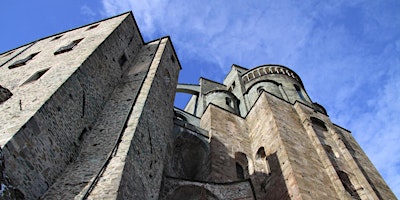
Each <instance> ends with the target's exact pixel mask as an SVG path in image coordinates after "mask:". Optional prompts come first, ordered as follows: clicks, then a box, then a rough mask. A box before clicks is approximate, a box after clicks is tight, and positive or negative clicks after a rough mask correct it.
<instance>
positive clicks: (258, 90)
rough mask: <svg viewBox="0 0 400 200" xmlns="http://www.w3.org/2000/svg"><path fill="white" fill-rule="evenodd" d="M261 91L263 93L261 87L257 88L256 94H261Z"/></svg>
mask: <svg viewBox="0 0 400 200" xmlns="http://www.w3.org/2000/svg"><path fill="white" fill-rule="evenodd" d="M263 91H264V88H263V87H262V86H260V87H258V88H257V92H258V94H261V92H263Z"/></svg>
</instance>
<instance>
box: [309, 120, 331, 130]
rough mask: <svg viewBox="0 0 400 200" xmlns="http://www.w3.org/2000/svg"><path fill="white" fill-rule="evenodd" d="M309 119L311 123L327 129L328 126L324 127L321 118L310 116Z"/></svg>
mask: <svg viewBox="0 0 400 200" xmlns="http://www.w3.org/2000/svg"><path fill="white" fill-rule="evenodd" d="M310 119H311V122H312V124H313V125H315V126H317V127H319V128H321V129H322V130H323V131H328V128H326V126H325V123H324V122H323V121H322V120H320V119H318V118H315V117H311V118H310Z"/></svg>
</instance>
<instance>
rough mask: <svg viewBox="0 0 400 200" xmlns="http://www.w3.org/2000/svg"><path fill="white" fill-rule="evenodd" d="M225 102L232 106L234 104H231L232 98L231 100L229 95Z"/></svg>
mask: <svg viewBox="0 0 400 200" xmlns="http://www.w3.org/2000/svg"><path fill="white" fill-rule="evenodd" d="M225 103H226V105H228V106H230V107H232V106H231V104H232V100H231V98H229V97H225Z"/></svg>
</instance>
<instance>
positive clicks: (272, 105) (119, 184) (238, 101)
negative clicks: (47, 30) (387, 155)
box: [0, 13, 396, 200]
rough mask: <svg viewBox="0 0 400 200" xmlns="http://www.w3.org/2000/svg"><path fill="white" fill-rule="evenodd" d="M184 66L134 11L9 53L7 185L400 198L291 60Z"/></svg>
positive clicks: (17, 195)
mask: <svg viewBox="0 0 400 200" xmlns="http://www.w3.org/2000/svg"><path fill="white" fill-rule="evenodd" d="M180 69H181V67H180V64H179V60H178V58H177V55H176V54H175V51H174V47H173V45H172V43H171V40H170V38H169V37H163V38H160V39H156V40H154V41H150V42H144V41H143V38H142V36H141V34H140V31H139V29H138V27H137V25H136V22H135V20H134V18H133V15H132V13H124V14H121V15H119V16H115V17H112V18H109V19H106V20H103V21H99V22H96V23H93V24H89V25H86V26H83V27H79V28H76V29H73V30H69V31H66V32H63V33H59V34H56V35H53V36H49V37H46V38H43V39H40V40H37V41H34V42H32V43H29V44H27V45H24V46H21V47H18V48H16V49H13V50H10V51H7V52H5V53H2V54H1V55H0V85H1V87H0V120H1V121H0V144H1V151H0V157H1V159H0V170H1V171H0V181H1V195H2V196H1V198H2V199H385V200H386V199H396V197H395V196H394V194H393V193H392V191H391V190H390V189H389V187H388V186H387V185H386V183H385V182H384V180H383V179H382V177H381V176H380V175H379V173H378V172H377V170H376V169H375V167H374V166H373V165H372V163H371V162H370V161H369V159H368V158H367V156H366V155H365V153H364V152H363V151H362V149H361V148H360V147H359V145H358V144H357V142H356V141H355V140H354V138H353V137H352V136H351V133H350V132H349V131H348V130H346V129H344V128H342V127H340V126H338V125H335V124H333V123H332V122H331V121H330V119H329V117H328V115H327V113H326V111H325V109H324V108H323V107H322V106H321V105H319V104H317V103H314V102H312V100H311V99H310V97H309V96H308V95H307V92H306V90H305V88H304V85H303V83H302V81H301V79H300V77H299V76H298V75H297V74H296V73H295V72H293V71H292V70H290V69H289V68H287V67H284V66H281V65H263V66H259V67H256V68H253V69H250V70H249V69H246V68H243V67H240V66H237V65H233V66H232V68H231V71H230V72H229V74H228V75H227V76H226V78H225V80H224V82H223V83H217V82H214V81H211V80H208V79H205V78H201V79H200V82H199V84H198V85H193V84H178V83H177V80H178V74H179V70H180ZM175 92H184V93H189V94H192V95H193V96H192V98H191V99H190V101H189V103H188V104H187V106H186V108H185V109H184V110H181V109H178V108H174V105H173V103H174V98H175Z"/></svg>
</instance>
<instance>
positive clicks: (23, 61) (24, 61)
mask: <svg viewBox="0 0 400 200" xmlns="http://www.w3.org/2000/svg"><path fill="white" fill-rule="evenodd" d="M38 53H39V52H36V53H33V54H31V55H29V56H28V57H26V58H24V59H21V60H17V61H15V62H14V63H13V64H12V65H10V66H9V67H8V69H13V68H17V67H21V66H23V65H26V63H27V62H28V61H30V60H32V59H33V57H35V56H36V55H37V54H38Z"/></svg>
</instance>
